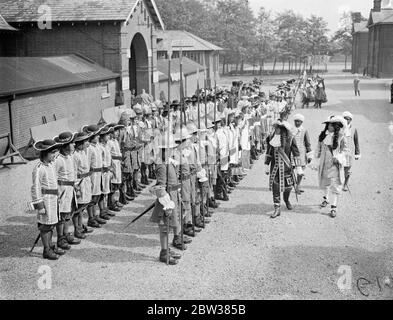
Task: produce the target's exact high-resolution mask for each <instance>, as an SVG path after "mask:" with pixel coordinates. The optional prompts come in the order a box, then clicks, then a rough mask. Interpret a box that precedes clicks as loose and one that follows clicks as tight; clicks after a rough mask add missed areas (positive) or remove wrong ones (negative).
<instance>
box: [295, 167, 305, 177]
mask: <svg viewBox="0 0 393 320" xmlns="http://www.w3.org/2000/svg"><path fill="white" fill-rule="evenodd" d="M296 171H297V174H298V175H299V176H304V171H303V168H302V167H296Z"/></svg>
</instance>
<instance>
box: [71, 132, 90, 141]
mask: <svg viewBox="0 0 393 320" xmlns="http://www.w3.org/2000/svg"><path fill="white" fill-rule="evenodd" d="M91 136H92V134H91V133H87V132H85V131H81V132H78V133H77V134H76V137H75V139H74V142H75V143H77V142H84V141H86V140H88V139H90V138H91Z"/></svg>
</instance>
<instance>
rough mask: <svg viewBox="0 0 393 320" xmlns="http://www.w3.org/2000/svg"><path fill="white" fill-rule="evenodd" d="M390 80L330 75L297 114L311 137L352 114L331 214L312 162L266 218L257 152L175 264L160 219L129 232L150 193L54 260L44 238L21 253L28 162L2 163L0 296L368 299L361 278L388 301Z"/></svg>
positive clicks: (30, 232) (28, 231)
mask: <svg viewBox="0 0 393 320" xmlns="http://www.w3.org/2000/svg"><path fill="white" fill-rule="evenodd" d="M385 83H386V81H383V80H364V81H362V84H361V90H362V93H361V94H362V96H361V97H360V98H355V97H354V96H353V93H352V82H351V80H350V79H348V78H346V77H343V76H337V77H334V76H330V77H327V78H326V85H327V87H328V88H329V90H328V98H329V102H328V104H327V105H326V106H324V109H322V110H314V109H309V110H302V111H303V113H304V115H305V116H306V123H305V125H306V126H307V127H308V128H309V130H310V134H311V137H312V141H313V145H315V143H316V139H317V135H318V134H319V131H320V130H321V128H322V125H321V122H322V121H324V120H325V119H326V118H327V116H329V115H332V114H337V113H341V112H343V111H344V110H349V111H351V112H352V113H353V114H354V115H355V125H356V126H357V127H358V129H359V132H360V141H361V151H362V156H363V158H362V159H361V161H359V162H357V163H356V165H355V167H354V169H353V172H354V175H353V179H352V180H351V185H350V187H351V191H352V194H348V193H346V194H344V195H343V196H342V197H341V198H340V201H339V211H338V217H337V218H336V219H331V218H330V217H328V216H327V213H328V210H320V209H319V207H318V204H319V202H320V201H321V197H322V195H321V192H320V190H318V188H317V187H316V186H317V178H316V173H315V172H313V171H311V170H307V172H306V174H307V179H306V180H305V182H304V189H305V190H306V193H305V194H304V195H302V196H301V197H300V199H299V203H298V204H296V206H295V210H294V211H293V212H287V211H286V210H284V211H283V214H282V217H280V218H279V219H276V220H271V219H270V218H269V215H270V214H271V212H272V209H273V208H272V196H271V193H270V192H269V190H268V188H267V186H268V181H267V177H266V176H265V175H264V173H263V171H264V168H263V161H262V159H261V160H260V161H259V162H257V163H256V164H255V166H254V168H253V169H252V170H251V171H250V172H249V175H248V176H247V178H246V179H244V180H243V181H242V183H241V184H240V186H239V187H238V188H237V189H236V191H235V192H234V193H233V194H232V195H231V200H230V201H229V202H227V203H223V204H222V205H221V207H220V209H219V210H217V211H216V213H215V214H214V216H213V218H212V222H211V224H210V225H209V226H208V227H207V229H206V230H205V231H204V232H203V233H201V234H200V235H198V237H197V238H196V239H195V240H194V242H193V243H192V244H191V245H190V247H189V249H188V250H187V251H185V252H184V256H183V258H182V260H181V263H180V264H179V265H178V266H174V267H167V266H165V265H164V264H161V263H159V262H158V260H157V256H158V253H159V241H158V237H157V227H156V226H155V225H153V224H151V223H149V222H148V217H144V218H142V219H141V220H140V221H139V222H138V223H137V224H136V225H135V226H133V227H131V228H129V229H127V230H124V226H125V224H126V223H127V222H128V221H130V219H132V217H134V216H135V215H137V214H138V212H141V210H142V209H143V208H144V207H145V206H147V205H148V204H150V203H151V201H152V199H151V197H150V196H148V195H147V194H145V195H143V196H141V197H139V198H138V199H137V200H136V201H134V202H133V203H132V205H130V206H129V207H128V208H126V210H124V211H123V212H122V213H121V214H119V215H118V216H117V217H116V218H114V219H113V220H112V221H111V222H110V223H109V224H108V225H107V226H106V227H104V228H103V229H101V230H99V231H95V232H94V233H93V234H92V235H90V236H89V238H88V240H86V241H84V242H83V244H82V245H80V246H78V247H74V248H73V249H72V250H71V252H70V253H68V254H67V255H66V256H64V257H62V258H61V260H59V261H58V262H48V261H46V260H42V258H41V251H42V247H40V246H39V247H37V248H36V249H35V252H34V253H33V254H28V250H29V247H30V246H31V244H32V242H33V241H34V239H35V237H36V234H37V231H36V228H35V221H34V217H31V216H28V215H27V214H26V213H25V207H26V202H27V201H28V192H29V188H30V185H31V167H32V166H33V164H32V163H31V164H28V165H26V166H20V167H18V168H14V169H12V170H9V169H3V170H1V171H0V179H1V182H2V183H1V186H0V194H1V201H0V212H1V216H0V258H1V260H0V280H1V283H0V298H5V299H80V298H82V299H83V298H85V299H87V298H93V299H366V297H365V296H363V295H362V294H361V293H360V291H359V290H358V289H357V285H356V284H357V282H358V279H360V278H364V279H360V280H359V284H361V286H362V292H363V293H365V294H369V297H368V298H373V299H392V298H393V289H388V288H387V287H386V286H384V284H383V282H384V281H386V282H388V278H386V277H391V278H390V281H391V286H392V287H393V258H392V257H393V234H392V230H393V216H392V200H391V199H392V196H393V182H392V172H393V171H392V170H393V162H392V155H393V154H392V153H389V151H388V150H389V144H390V143H393V136H392V135H391V134H390V133H389V130H388V125H389V123H390V121H391V120H393V114H391V112H392V111H393V107H392V105H390V104H388V103H387V102H386V101H387V96H388V93H387V91H386V88H385V86H384V85H385ZM21 194H22V195H23V196H22V199H20V198H19V197H20V195H21ZM293 202H294V203H296V201H295V200H294V199H293ZM43 265H47V266H50V268H51V272H52V288H51V289H48V290H40V289H39V287H38V284H37V281H38V279H39V277H40V276H41V274H40V273H39V271H38V270H39V268H40V267H41V266H43ZM343 265H345V266H348V267H350V268H351V270H352V281H351V283H352V290H348V291H345V292H341V291H340V290H339V288H338V286H337V282H338V280H339V277H340V275H339V274H338V269H339V268H340V266H343ZM344 268H345V267H344ZM345 270H348V269H345ZM346 274H347V275H348V273H346ZM365 279H367V280H369V281H368V282H370V283H368V282H367V283H368V285H366V280H365ZM377 279H378V281H377ZM378 282H379V283H380V286H381V288H382V289H380V288H379V286H378Z"/></svg>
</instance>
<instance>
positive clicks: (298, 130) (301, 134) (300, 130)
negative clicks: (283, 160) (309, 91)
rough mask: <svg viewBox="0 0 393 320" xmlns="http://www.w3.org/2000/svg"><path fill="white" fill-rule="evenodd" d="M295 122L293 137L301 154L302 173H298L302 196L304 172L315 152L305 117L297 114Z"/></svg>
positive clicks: (298, 187) (294, 117)
mask: <svg viewBox="0 0 393 320" xmlns="http://www.w3.org/2000/svg"><path fill="white" fill-rule="evenodd" d="M293 120H294V123H295V126H294V127H293V129H292V135H293V136H294V137H295V139H296V144H297V147H298V149H299V153H300V158H299V160H300V166H301V167H302V172H301V173H299V172H298V173H297V190H296V193H297V194H301V193H303V192H304V191H303V190H301V189H300V184H301V183H302V179H303V177H304V170H306V166H307V164H308V163H310V162H311V161H312V159H313V152H312V150H311V142H310V136H309V134H308V131H307V129H305V128H304V127H303V123H304V120H305V118H304V116H303V115H302V114H299V113H298V114H295V115H294V116H293ZM292 164H293V165H294V162H293V160H292Z"/></svg>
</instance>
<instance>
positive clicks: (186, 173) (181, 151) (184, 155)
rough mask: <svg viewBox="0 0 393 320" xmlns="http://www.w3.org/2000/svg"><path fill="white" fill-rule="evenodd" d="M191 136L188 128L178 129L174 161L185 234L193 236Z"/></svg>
mask: <svg viewBox="0 0 393 320" xmlns="http://www.w3.org/2000/svg"><path fill="white" fill-rule="evenodd" d="M190 138H191V135H190V134H189V132H188V130H187V127H186V126H182V127H177V128H176V131H175V135H174V139H175V142H176V143H177V144H178V147H177V148H176V149H175V153H174V159H175V161H176V162H177V164H178V165H177V170H178V175H179V180H180V183H181V213H182V215H183V232H184V234H185V235H188V236H195V235H194V234H193V221H192V215H191V169H190V163H189V155H190V153H191V150H190V146H189V139H190Z"/></svg>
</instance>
